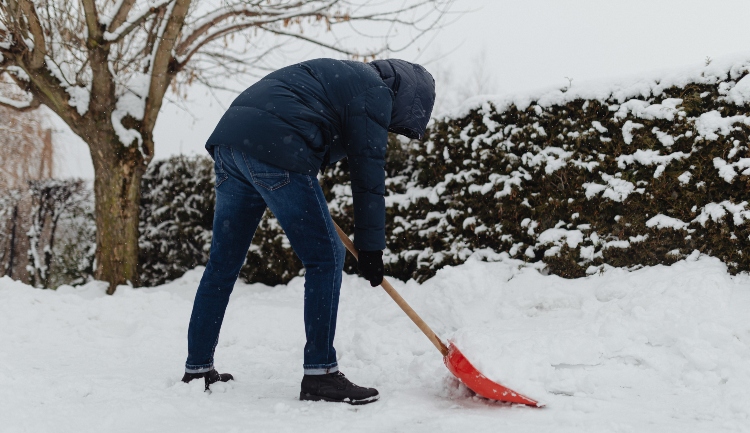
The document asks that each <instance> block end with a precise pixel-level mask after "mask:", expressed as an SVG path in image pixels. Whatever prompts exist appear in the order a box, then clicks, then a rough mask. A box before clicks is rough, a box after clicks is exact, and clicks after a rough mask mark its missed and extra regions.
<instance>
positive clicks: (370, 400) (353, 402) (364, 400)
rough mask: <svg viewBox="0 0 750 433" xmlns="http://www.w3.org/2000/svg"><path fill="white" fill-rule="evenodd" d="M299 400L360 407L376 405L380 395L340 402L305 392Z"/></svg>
mask: <svg viewBox="0 0 750 433" xmlns="http://www.w3.org/2000/svg"><path fill="white" fill-rule="evenodd" d="M299 399H300V400H303V401H328V402H331V403H347V404H351V405H353V406H359V405H363V404H368V403H374V402H376V401H378V400H379V399H380V394H378V395H374V396H372V397H367V398H362V399H359V400H352V399H349V398H345V399H343V400H339V399H335V398H330V397H324V396H322V395H313V394H308V393H305V392H300V393H299Z"/></svg>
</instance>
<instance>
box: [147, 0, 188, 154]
mask: <svg viewBox="0 0 750 433" xmlns="http://www.w3.org/2000/svg"><path fill="white" fill-rule="evenodd" d="M189 8H190V0H175V1H174V3H173V5H172V8H171V13H170V14H169V16H168V17H167V22H166V24H165V25H164V26H163V27H162V28H160V29H159V33H160V35H158V36H159V37H158V38H157V39H158V44H157V45H156V48H155V49H154V51H153V54H152V57H151V68H150V69H151V83H150V84H149V89H148V97H147V98H146V106H145V107H144V115H143V123H142V125H141V126H142V132H146V133H149V134H150V133H151V131H153V128H154V125H155V124H156V118H157V116H158V115H159V110H160V109H161V105H162V102H163V100H164V94H165V93H166V92H167V89H168V87H169V83H170V82H171V81H172V78H173V77H174V75H175V74H176V73H177V71H176V69H175V67H176V64H175V62H174V57H173V51H174V47H175V45H176V44H177V36H178V35H179V34H180V31H181V30H182V25H183V24H184V23H185V17H186V16H187V13H188V10H189ZM144 141H145V143H144V144H146V145H147V147H148V148H147V149H146V154H147V155H149V156H153V155H154V149H153V142H152V141H151V140H144Z"/></svg>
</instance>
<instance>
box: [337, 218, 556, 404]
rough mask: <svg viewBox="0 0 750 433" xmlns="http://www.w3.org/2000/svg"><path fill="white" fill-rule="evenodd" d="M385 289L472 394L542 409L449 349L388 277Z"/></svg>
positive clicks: (349, 245) (343, 237) (345, 240)
mask: <svg viewBox="0 0 750 433" xmlns="http://www.w3.org/2000/svg"><path fill="white" fill-rule="evenodd" d="M333 225H334V226H335V227H336V232H338V234H339V237H340V238H341V241H342V242H343V243H344V245H346V249H347V250H349V252H350V253H352V255H354V258H355V259H356V258H358V254H357V249H356V248H354V243H352V241H351V239H349V237H348V236H347V235H346V233H344V231H343V230H341V228H340V227H339V226H338V224H336V223H335V222H334V223H333ZM380 285H381V287H383V289H385V291H386V292H387V293H388V295H390V297H391V298H393V300H394V301H396V303H397V304H398V306H399V307H401V309H402V310H404V313H406V315H407V316H409V318H410V319H411V320H412V322H414V324H415V325H417V326H418V327H419V329H420V330H422V332H423V333H424V335H426V336H427V338H429V339H430V341H431V342H432V344H434V345H435V347H436V348H437V350H438V351H440V353H441V354H442V355H443V362H444V363H445V366H446V367H448V370H450V372H451V373H453V375H454V376H456V377H457V378H458V380H460V381H461V382H463V384H464V385H466V386H467V387H469V389H471V390H472V391H474V392H475V393H477V394H479V395H481V396H482V397H485V398H489V399H491V400H498V401H505V402H509V403H520V404H525V405H529V406H534V407H541V406H542V405H540V404H539V403H538V402H536V401H534V400H532V399H530V398H528V397H526V396H524V395H521V394H519V393H517V392H515V391H513V390H512V389H509V388H506V387H504V386H502V385H500V384H499V383H497V382H493V381H491V380H490V379H488V378H487V376H485V375H483V374H482V373H481V372H480V371H479V370H477V369H476V367H474V366H473V365H471V362H469V360H468V359H466V357H465V356H464V354H463V353H461V351H460V350H458V348H457V347H456V346H455V345H454V344H453V342H450V341H449V342H448V344H449V346H447V347H446V346H445V344H443V342H442V341H441V340H440V338H439V337H438V336H437V335H436V334H435V333H434V332H433V331H432V329H430V327H429V326H427V324H426V323H425V322H424V320H422V318H421V317H419V315H417V313H416V312H415V311H414V310H413V309H412V308H411V307H410V306H409V304H407V303H406V301H405V300H404V298H402V297H401V295H399V294H398V292H397V291H396V289H394V288H393V286H391V284H390V283H389V282H388V281H387V280H386V279H385V278H384V279H383V282H382V283H381V284H380Z"/></svg>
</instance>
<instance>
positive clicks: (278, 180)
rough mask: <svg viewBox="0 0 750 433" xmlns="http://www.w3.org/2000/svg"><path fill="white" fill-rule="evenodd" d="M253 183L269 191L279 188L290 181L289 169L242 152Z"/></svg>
mask: <svg viewBox="0 0 750 433" xmlns="http://www.w3.org/2000/svg"><path fill="white" fill-rule="evenodd" d="M242 158H243V159H244V160H245V165H247V169H248V171H250V176H252V178H253V183H255V184H256V185H258V186H260V187H262V188H265V189H267V190H269V191H274V190H277V189H279V188H281V187H283V186H285V185H288V184H289V182H290V179H289V171H288V170H284V169H283V168H279V167H276V166H273V165H271V164H267V163H265V162H262V161H258V160H257V159H255V158H251V157H248V156H247V155H245V153H244V152H243V153H242Z"/></svg>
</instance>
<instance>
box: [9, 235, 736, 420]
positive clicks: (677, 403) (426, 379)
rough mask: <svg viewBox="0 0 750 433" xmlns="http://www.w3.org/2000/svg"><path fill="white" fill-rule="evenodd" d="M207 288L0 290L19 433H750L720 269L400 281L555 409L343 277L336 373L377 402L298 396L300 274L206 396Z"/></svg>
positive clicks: (228, 353)
mask: <svg viewBox="0 0 750 433" xmlns="http://www.w3.org/2000/svg"><path fill="white" fill-rule="evenodd" d="M558 237H559V236H558ZM560 239H562V238H560ZM569 241H570V238H569V237H568V242H569ZM201 274H202V268H197V269H195V270H193V271H190V272H188V273H186V274H185V275H184V276H183V277H182V278H180V279H178V280H175V281H173V282H171V283H169V284H166V285H163V286H159V287H155V288H149V289H132V288H129V287H120V288H118V290H117V293H116V294H115V295H114V296H106V295H104V286H103V285H102V284H101V283H97V282H94V283H89V284H87V285H84V286H80V287H69V286H65V287H61V288H60V289H58V290H57V291H49V290H37V289H33V288H31V287H28V286H25V285H23V284H21V283H18V282H15V281H12V280H10V279H8V278H7V277H6V278H2V279H0V328H1V329H3V332H2V333H0V362H2V365H3V366H4V367H5V368H3V369H2V370H0V389H2V390H3V392H2V393H0V407H2V408H3V410H2V413H3V426H4V428H3V430H4V431H9V432H16V431H34V432H36V431H39V432H42V431H52V430H57V431H63V430H64V431H76V432H89V431H91V432H94V431H97V432H98V431H102V429H104V430H105V431H108V432H119V431H123V432H125V431H165V430H167V431H182V432H209V431H306V432H318V431H321V432H322V431H326V432H329V431H338V430H341V429H344V428H346V429H350V428H351V427H355V428H356V430H357V431H373V432H375V431H377V432H384V431H385V432H389V431H409V432H435V431H472V432H485V431H486V432H496V431H503V430H506V429H507V430H508V431H528V432H538V431H551V430H554V431H571V432H573V431H575V432H579V431H592V432H594V431H596V432H600V431H668V432H671V431H674V432H691V431H695V432H703V431H718V430H723V431H747V426H748V418H750V405H748V404H747V402H748V401H750V363H749V362H748V359H750V320H748V319H747V317H748V316H747V311H748V310H750V277H748V276H747V275H739V276H730V275H729V274H728V273H727V270H726V266H725V265H724V264H722V263H721V262H720V261H719V260H718V259H714V258H709V257H705V256H699V255H698V254H697V253H696V254H693V255H691V256H690V257H689V258H688V259H686V260H682V261H680V262H677V263H676V264H674V265H672V266H668V267H667V266H655V267H649V268H642V269H639V270H636V271H632V272H628V271H625V270H622V269H612V268H609V269H607V270H605V271H604V272H602V273H599V274H596V275H592V276H589V277H586V278H581V279H571V280H566V279H562V278H559V277H557V276H545V275H543V274H542V273H540V272H539V271H538V270H537V269H534V268H533V267H530V266H528V265H524V264H523V263H522V262H520V261H515V260H510V259H507V257H506V258H505V259H501V260H499V261H497V262H493V263H486V262H481V261H479V260H475V259H470V260H469V261H467V262H466V263H464V264H463V265H460V266H457V267H447V268H444V269H442V270H440V271H439V272H438V274H437V276H436V277H434V278H432V279H430V280H428V281H427V282H425V283H423V284H418V283H416V282H414V281H410V282H408V283H406V284H401V283H399V284H396V287H397V289H398V290H399V291H400V292H401V293H402V295H403V296H404V297H405V298H406V299H407V300H408V301H409V302H410V303H411V304H412V306H413V307H414V309H415V310H416V311H417V312H419V313H420V314H421V315H422V316H423V318H424V319H425V320H426V321H427V322H428V323H429V324H430V325H431V326H432V327H433V329H434V330H435V331H436V332H437V333H438V334H439V335H441V336H442V337H443V338H444V339H451V340H453V341H454V342H455V343H456V345H457V346H458V347H459V348H460V349H461V350H462V351H463V352H464V354H465V355H466V356H467V358H468V359H469V360H470V361H471V362H472V363H474V365H475V366H476V367H478V368H479V369H480V370H481V371H483V372H484V373H485V374H486V375H487V376H489V377H490V378H492V379H494V380H497V381H499V382H501V383H503V384H505V385H506V386H509V387H511V388H514V389H516V390H517V391H519V392H522V393H524V394H526V395H529V396H531V397H533V398H536V399H539V400H541V401H543V402H544V403H546V404H547V407H546V408H545V409H532V408H526V407H520V406H508V405H503V404H498V403H493V402H488V401H486V400H483V399H479V398H476V397H473V396H472V395H471V393H470V392H468V391H467V390H466V389H465V388H464V387H463V386H462V385H460V384H459V383H458V382H457V381H456V380H455V379H453V378H452V377H451V375H450V373H448V371H447V370H446V369H445V367H443V365H442V359H441V357H440V355H439V353H438V352H437V351H436V350H435V349H434V348H433V347H432V345H431V344H430V342H429V341H428V340H427V339H426V338H425V337H424V336H423V335H422V334H421V333H420V332H419V330H418V329H417V328H416V327H415V326H414V325H413V324H412V323H410V321H409V319H408V318H407V317H406V316H405V315H404V314H403V313H402V312H401V311H400V310H399V309H398V307H397V306H396V305H395V304H394V303H393V302H392V301H391V300H390V299H389V298H388V297H387V295H386V294H385V293H384V292H383V291H382V290H379V289H373V288H370V287H369V285H368V284H367V283H366V282H365V281H364V280H361V279H359V278H357V277H354V276H345V277H344V287H343V289H342V299H341V306H340V310H339V325H338V331H337V336H336V347H337V350H338V352H339V357H340V359H339V362H340V365H341V368H342V370H343V371H344V372H345V373H346V374H347V375H348V376H349V377H350V378H351V379H352V380H354V381H355V382H357V383H361V384H364V385H371V386H375V387H377V388H378V389H379V390H380V392H381V395H382V399H381V401H380V402H378V403H376V404H373V405H368V406H365V407H361V408H353V407H349V406H345V405H331V404H321V403H310V402H300V401H299V400H297V395H298V392H299V391H298V386H299V380H300V379H301V363H302V346H303V342H304V329H303V325H302V302H303V290H304V289H303V280H302V279H301V278H295V279H294V280H292V281H291V283H290V284H288V285H286V286H276V287H273V288H271V287H268V286H264V285H261V284H255V285H246V284H242V283H238V284H237V287H236V288H235V292H234V293H233V295H232V301H231V303H230V305H229V308H228V311H227V316H226V319H225V321H224V328H223V331H222V336H221V339H220V341H219V345H218V348H217V367H218V368H219V370H221V371H228V372H231V373H233V374H234V375H235V377H236V380H235V381H233V382H230V383H228V384H221V385H215V386H214V387H213V392H212V393H204V392H202V385H201V384H190V385H185V384H182V383H181V382H179V379H180V377H181V369H182V364H183V362H184V358H185V355H186V353H185V352H186V338H185V335H186V332H187V325H188V319H189V316H190V309H191V306H192V299H193V297H194V294H195V289H196V287H197V285H198V281H199V280H200V276H201ZM62 426H65V427H66V428H62ZM347 426H349V427H347Z"/></svg>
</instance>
